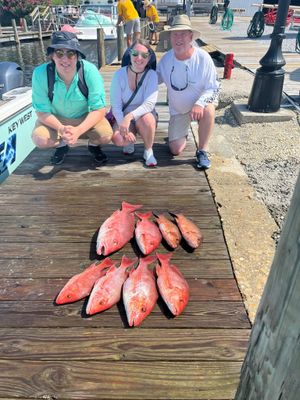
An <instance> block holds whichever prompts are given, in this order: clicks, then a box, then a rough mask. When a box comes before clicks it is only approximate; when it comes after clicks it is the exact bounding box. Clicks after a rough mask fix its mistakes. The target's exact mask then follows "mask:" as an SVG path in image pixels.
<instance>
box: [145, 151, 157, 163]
mask: <svg viewBox="0 0 300 400" xmlns="http://www.w3.org/2000/svg"><path fill="white" fill-rule="evenodd" d="M144 160H145V164H146V165H147V167H156V165H157V160H156V158H155V157H154V154H153V151H152V149H151V151H149V150H148V151H147V150H145V151H144Z"/></svg>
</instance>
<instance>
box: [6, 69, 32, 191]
mask: <svg viewBox="0 0 300 400" xmlns="http://www.w3.org/2000/svg"><path fill="white" fill-rule="evenodd" d="M31 94H32V91H31V87H27V86H23V71H22V70H21V68H20V67H19V66H18V64H16V63H14V62H0V183H1V182H3V181H4V180H5V179H6V178H7V177H8V176H9V175H10V174H11V173H12V172H13V171H14V170H15V169H16V168H17V167H18V166H19V165H20V164H21V163H22V161H23V160H24V159H25V158H26V157H27V156H28V154H30V153H31V151H32V150H33V149H34V147H35V145H34V143H33V142H32V140H31V132H32V130H33V128H34V125H35V122H36V118H37V117H36V113H35V112H34V110H33V107H32V102H31Z"/></svg>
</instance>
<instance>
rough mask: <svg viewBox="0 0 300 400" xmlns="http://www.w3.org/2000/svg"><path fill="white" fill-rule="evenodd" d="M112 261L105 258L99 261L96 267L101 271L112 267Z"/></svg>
mask: <svg viewBox="0 0 300 400" xmlns="http://www.w3.org/2000/svg"><path fill="white" fill-rule="evenodd" d="M114 264H115V263H114V261H112V260H111V259H110V258H109V257H106V258H105V259H104V260H103V261H101V262H100V263H99V264H97V265H98V267H101V268H102V269H105V268H109V267H111V266H112V265H114Z"/></svg>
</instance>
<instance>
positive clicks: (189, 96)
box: [157, 15, 220, 169]
mask: <svg viewBox="0 0 300 400" xmlns="http://www.w3.org/2000/svg"><path fill="white" fill-rule="evenodd" d="M199 34H200V32H198V31H197V30H195V29H193V28H192V25H191V22H190V20H189V18H188V16H187V15H176V16H175V17H174V19H173V21H172V24H171V26H170V28H169V29H168V30H166V31H164V32H162V33H161V39H162V40H164V39H167V38H169V39H170V42H171V46H172V49H171V50H169V51H168V52H167V53H166V54H165V55H164V56H163V57H162V58H161V60H160V62H159V63H158V66H157V74H158V82H159V83H162V82H164V83H165V85H166V86H167V89H168V100H169V109H170V115H171V118H170V122H169V129H168V136H169V148H170V151H171V153H172V154H173V155H179V154H180V153H181V152H182V151H183V150H184V148H185V146H186V138H187V135H188V129H189V126H190V123H191V121H197V122H198V136H199V137H198V139H199V141H198V149H197V151H196V159H197V162H196V165H197V167H198V168H199V169H207V168H209V167H210V160H209V158H208V154H207V150H208V143H209V138H210V136H211V134H212V131H213V127H214V120H215V105H216V104H217V102H218V95H219V87H220V83H219V81H218V78H217V72H216V69H215V66H214V63H213V61H212V58H211V57H210V55H209V54H208V53H206V52H205V51H204V50H202V49H200V48H199V47H196V46H194V45H193V39H196V38H197V37H199Z"/></svg>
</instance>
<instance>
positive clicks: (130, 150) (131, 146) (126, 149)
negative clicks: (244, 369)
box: [123, 143, 135, 154]
mask: <svg viewBox="0 0 300 400" xmlns="http://www.w3.org/2000/svg"><path fill="white" fill-rule="evenodd" d="M134 151H135V149H134V143H128V145H127V146H124V147H123V154H133V153H134Z"/></svg>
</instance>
